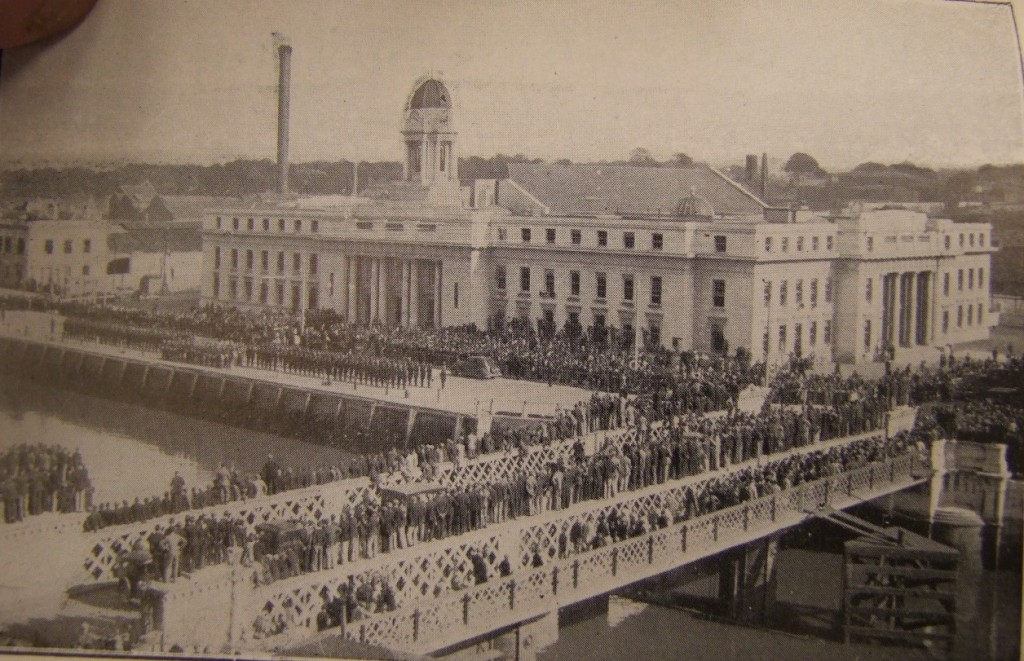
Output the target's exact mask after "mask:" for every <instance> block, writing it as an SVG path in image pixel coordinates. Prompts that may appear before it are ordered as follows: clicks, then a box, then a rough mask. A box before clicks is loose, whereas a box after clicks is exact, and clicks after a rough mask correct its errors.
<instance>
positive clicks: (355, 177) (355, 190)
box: [352, 161, 359, 195]
mask: <svg viewBox="0 0 1024 661" xmlns="http://www.w3.org/2000/svg"><path fill="white" fill-rule="evenodd" d="M358 194H359V161H356V162H354V163H352V195H358Z"/></svg>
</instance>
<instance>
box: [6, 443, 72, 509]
mask: <svg viewBox="0 0 1024 661" xmlns="http://www.w3.org/2000/svg"><path fill="white" fill-rule="evenodd" d="M91 492H92V483H91V481H90V480H89V470H88V469H87V468H86V467H85V464H84V463H83V461H82V455H81V454H80V453H79V452H78V451H77V450H76V451H75V452H68V450H67V449H65V448H63V447H60V446H55V445H43V444H41V443H35V444H27V443H21V444H19V445H16V446H14V447H13V448H10V449H8V450H5V451H4V452H3V453H2V454H0V496H2V502H0V507H2V508H3V510H2V512H0V515H2V516H0V519H2V520H3V521H4V523H17V522H19V521H24V520H25V519H26V518H27V517H30V516H34V515H37V514H43V513H44V512H81V511H83V510H84V509H85V508H86V507H88V506H89V504H90V498H91Z"/></svg>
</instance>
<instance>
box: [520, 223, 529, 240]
mask: <svg viewBox="0 0 1024 661" xmlns="http://www.w3.org/2000/svg"><path fill="white" fill-rule="evenodd" d="M519 233H520V236H521V237H522V239H523V243H529V242H530V228H529V227H524V228H522V229H521V230H519Z"/></svg>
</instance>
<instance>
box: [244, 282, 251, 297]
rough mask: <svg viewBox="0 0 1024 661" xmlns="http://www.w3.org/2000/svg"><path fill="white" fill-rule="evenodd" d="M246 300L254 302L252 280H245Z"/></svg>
mask: <svg viewBox="0 0 1024 661" xmlns="http://www.w3.org/2000/svg"><path fill="white" fill-rule="evenodd" d="M245 300H246V301H251V300H252V280H250V279H249V278H246V279H245Z"/></svg>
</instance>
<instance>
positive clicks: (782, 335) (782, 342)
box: [779, 324, 786, 351]
mask: <svg viewBox="0 0 1024 661" xmlns="http://www.w3.org/2000/svg"><path fill="white" fill-rule="evenodd" d="M785 350H786V325H785V324H781V325H780V326H779V351H785Z"/></svg>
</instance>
